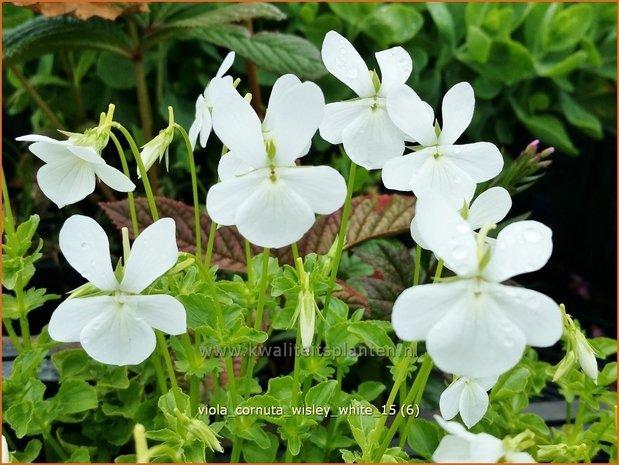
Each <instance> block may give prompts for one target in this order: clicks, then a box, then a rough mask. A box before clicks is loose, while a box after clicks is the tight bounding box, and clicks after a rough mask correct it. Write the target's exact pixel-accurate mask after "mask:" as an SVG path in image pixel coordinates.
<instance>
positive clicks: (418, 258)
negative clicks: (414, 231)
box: [413, 244, 423, 286]
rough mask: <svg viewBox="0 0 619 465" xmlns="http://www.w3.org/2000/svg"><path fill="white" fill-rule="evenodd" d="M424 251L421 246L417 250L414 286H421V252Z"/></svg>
mask: <svg viewBox="0 0 619 465" xmlns="http://www.w3.org/2000/svg"><path fill="white" fill-rule="evenodd" d="M422 250H423V249H422V248H421V246H420V245H419V244H417V247H416V248H415V269H414V270H413V286H417V285H418V284H419V276H420V274H421V251H422Z"/></svg>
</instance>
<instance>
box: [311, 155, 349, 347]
mask: <svg viewBox="0 0 619 465" xmlns="http://www.w3.org/2000/svg"><path fill="white" fill-rule="evenodd" d="M356 173H357V165H356V164H355V163H354V162H353V161H351V162H350V172H349V173H348V187H347V190H346V200H345V202H344V209H343V210H342V220H341V222H340V231H339V233H338V236H337V246H336V249H335V257H334V258H333V265H332V268H331V276H330V277H329V288H328V290H327V295H326V297H325V305H324V308H323V311H322V313H323V317H325V318H326V315H327V312H328V311H329V303H330V302H331V293H332V292H333V287H334V286H335V278H336V277H337V271H338V269H339V267H340V260H341V258H342V250H343V248H344V241H345V239H346V228H347V226H348V217H349V216H350V204H351V201H352V193H353V190H354V187H355V174H356ZM319 337H320V334H319ZM318 344H320V340H318Z"/></svg>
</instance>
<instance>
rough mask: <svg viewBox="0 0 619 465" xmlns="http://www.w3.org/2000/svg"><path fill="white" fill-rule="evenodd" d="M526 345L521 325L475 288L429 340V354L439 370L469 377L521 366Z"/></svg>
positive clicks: (427, 344)
mask: <svg viewBox="0 0 619 465" xmlns="http://www.w3.org/2000/svg"><path fill="white" fill-rule="evenodd" d="M525 343H526V339H525V336H524V334H522V331H521V330H520V329H519V328H518V326H516V325H515V324H514V323H512V321H511V320H510V319H508V318H507V317H506V316H505V314H504V312H503V311H502V310H501V309H498V308H495V306H494V305H493V304H492V302H488V298H487V296H485V295H484V294H483V293H479V294H476V293H474V292H473V289H471V291H470V294H469V295H468V296H464V297H463V298H462V299H461V301H460V304H459V306H458V308H455V309H452V310H451V311H449V312H448V313H447V314H446V315H445V316H444V317H443V318H442V319H441V320H440V321H439V322H438V323H437V324H435V325H434V326H433V327H432V329H431V330H430V331H429V332H428V335H427V337H426V347H427V350H428V353H429V354H430V356H431V357H432V359H433V360H434V362H435V363H436V366H437V367H439V368H440V369H441V370H443V371H447V372H449V373H454V374H457V375H462V376H467V377H469V378H479V377H484V376H495V375H499V374H501V373H505V372H506V371H508V370H509V369H510V368H512V367H514V365H516V363H518V361H519V360H520V358H521V357H522V354H523V352H524V348H525Z"/></svg>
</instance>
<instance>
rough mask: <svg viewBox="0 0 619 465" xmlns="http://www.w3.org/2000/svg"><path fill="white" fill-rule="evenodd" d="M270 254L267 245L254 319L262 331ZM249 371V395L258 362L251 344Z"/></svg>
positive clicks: (247, 392) (263, 255) (258, 328)
mask: <svg viewBox="0 0 619 465" xmlns="http://www.w3.org/2000/svg"><path fill="white" fill-rule="evenodd" d="M269 254H270V249H269V248H268V247H265V248H264V250H263V251H262V274H261V276H260V286H259V289H258V305H257V306H256V319H255V320H254V329H256V330H258V331H260V330H261V329H262V314H263V313H264V301H265V297H266V291H267V281H268V277H269ZM247 357H249V358H248V362H247V372H246V375H245V376H246V380H245V381H246V383H247V384H246V386H245V394H246V395H247V396H249V394H250V392H249V391H250V389H251V384H252V380H253V379H254V365H255V364H256V358H255V357H254V354H252V351H251V345H250V346H249V347H248V351H247Z"/></svg>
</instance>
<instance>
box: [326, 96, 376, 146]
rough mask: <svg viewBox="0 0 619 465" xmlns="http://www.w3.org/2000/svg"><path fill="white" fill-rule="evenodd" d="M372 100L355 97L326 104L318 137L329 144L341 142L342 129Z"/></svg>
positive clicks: (369, 104) (367, 106) (368, 105)
mask: <svg viewBox="0 0 619 465" xmlns="http://www.w3.org/2000/svg"><path fill="white" fill-rule="evenodd" d="M372 102H373V100H372V99H355V100H347V101H345V102H336V103H329V104H327V105H326V106H325V114H324V118H323V120H322V122H321V123H320V128H319V129H320V137H322V138H323V139H324V140H326V141H327V142H329V143H331V144H341V143H342V134H343V132H344V129H346V127H347V126H348V125H350V124H352V123H353V122H354V121H355V120H356V119H357V118H358V117H359V115H360V114H361V112H362V111H363V110H364V109H365V108H369V107H370V106H371V105H372Z"/></svg>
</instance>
